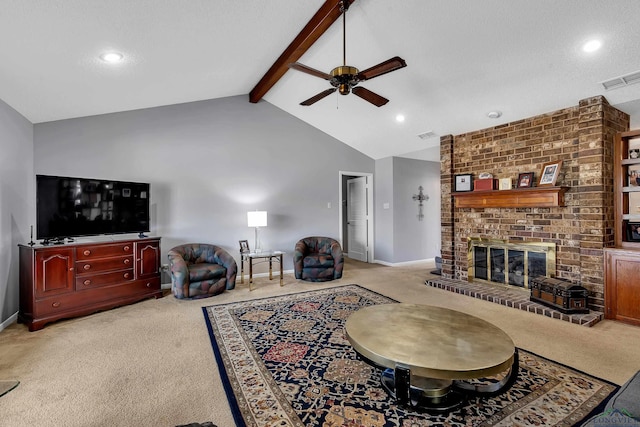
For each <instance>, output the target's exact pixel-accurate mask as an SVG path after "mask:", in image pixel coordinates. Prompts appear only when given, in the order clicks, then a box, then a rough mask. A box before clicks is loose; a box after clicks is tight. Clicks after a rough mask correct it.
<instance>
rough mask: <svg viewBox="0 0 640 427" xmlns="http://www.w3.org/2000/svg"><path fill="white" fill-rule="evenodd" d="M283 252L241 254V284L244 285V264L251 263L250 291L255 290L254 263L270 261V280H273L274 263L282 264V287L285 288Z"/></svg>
mask: <svg viewBox="0 0 640 427" xmlns="http://www.w3.org/2000/svg"><path fill="white" fill-rule="evenodd" d="M284 254H285V253H284V252H282V251H262V252H240V283H244V262H245V261H248V262H249V291H252V290H253V261H254V260H256V259H262V260H263V261H259V262H257V264H260V263H261V262H267V261H269V280H273V261H275V262H277V263H279V264H280V286H284V281H283V271H282V256H283V255H284Z"/></svg>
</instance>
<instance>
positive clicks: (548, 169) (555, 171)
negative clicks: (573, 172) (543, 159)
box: [538, 160, 562, 187]
mask: <svg viewBox="0 0 640 427" xmlns="http://www.w3.org/2000/svg"><path fill="white" fill-rule="evenodd" d="M561 167H562V160H556V161H555V162H549V163H545V164H544V165H542V170H541V171H540V181H538V187H545V186H547V187H550V186H554V185H556V180H557V179H558V175H560V168H561Z"/></svg>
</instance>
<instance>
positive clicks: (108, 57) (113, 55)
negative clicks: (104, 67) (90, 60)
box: [100, 52, 124, 64]
mask: <svg viewBox="0 0 640 427" xmlns="http://www.w3.org/2000/svg"><path fill="white" fill-rule="evenodd" d="M100 59H102V60H103V61H104V62H108V63H110V64H115V63H117V62H120V61H122V60H123V59H124V55H123V54H121V53H118V52H107V53H103V54H102V55H100Z"/></svg>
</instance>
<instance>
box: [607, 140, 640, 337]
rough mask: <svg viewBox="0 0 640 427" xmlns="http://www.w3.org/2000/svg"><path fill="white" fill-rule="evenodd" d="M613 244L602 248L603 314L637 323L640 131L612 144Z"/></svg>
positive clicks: (639, 298)
mask: <svg viewBox="0 0 640 427" xmlns="http://www.w3.org/2000/svg"><path fill="white" fill-rule="evenodd" d="M613 155H614V159H613V178H614V182H613V197H614V208H615V231H614V234H615V247H614V248H606V249H605V266H604V267H605V292H604V300H605V317H606V318H608V319H615V320H619V321H622V322H626V323H630V324H634V325H638V326H640V274H639V272H640V228H638V226H640V130H632V131H628V132H621V133H618V134H617V135H616V138H615V144H614V147H613Z"/></svg>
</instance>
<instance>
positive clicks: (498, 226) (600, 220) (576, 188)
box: [440, 96, 629, 311]
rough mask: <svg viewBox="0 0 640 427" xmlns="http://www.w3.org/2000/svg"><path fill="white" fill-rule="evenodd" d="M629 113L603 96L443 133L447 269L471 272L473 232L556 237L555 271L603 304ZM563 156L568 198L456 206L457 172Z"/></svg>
mask: <svg viewBox="0 0 640 427" xmlns="http://www.w3.org/2000/svg"><path fill="white" fill-rule="evenodd" d="M628 129H629V116H628V115H627V114H626V113H623V112H621V111H619V110H617V109H615V108H613V107H611V106H610V105H609V103H608V102H607V100H606V99H605V98H604V97H601V96H598V97H593V98H588V99H584V100H582V101H580V102H579V104H578V105H577V106H574V107H570V108H565V109H562V110H558V111H554V112H552V113H548V114H543V115H540V116H535V117H531V118H528V119H524V120H519V121H516V122H511V123H506V124H503V125H500V126H496V127H493V128H488V129H482V130H478V131H474V132H469V133H465V134H462V135H457V136H451V135H447V136H444V137H442V138H441V140H440V157H441V159H440V160H441V185H442V206H441V211H442V259H443V265H442V273H443V277H448V278H456V279H460V280H467V278H468V275H467V269H468V262H467V253H468V241H467V238H468V237H484V238H491V239H500V240H520V241H527V242H553V243H555V244H556V250H557V253H556V261H557V271H556V276H557V277H560V278H564V279H567V280H570V281H571V282H573V283H576V284H579V285H582V286H584V287H585V288H587V289H588V290H589V292H590V308H592V309H594V310H598V311H603V309H604V258H603V248H604V247H608V246H613V244H614V241H613V239H614V236H613V226H614V210H613V139H614V135H615V134H616V133H617V132H622V131H625V130H628ZM556 160H562V162H563V163H562V168H561V172H560V175H559V177H558V180H557V182H556V185H558V186H566V187H569V190H568V191H567V192H566V193H565V206H564V207H553V208H484V209H476V208H462V209H458V208H455V207H454V202H453V197H452V195H451V193H452V191H453V180H454V176H455V175H457V174H463V173H472V174H474V177H477V176H478V174H480V173H482V172H490V173H492V174H493V176H494V178H507V177H508V178H512V179H513V181H514V182H515V180H516V178H517V177H518V174H519V173H522V172H533V173H534V174H535V180H536V181H537V180H538V178H539V173H540V170H541V169H542V165H543V164H544V163H547V162H550V161H556Z"/></svg>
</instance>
